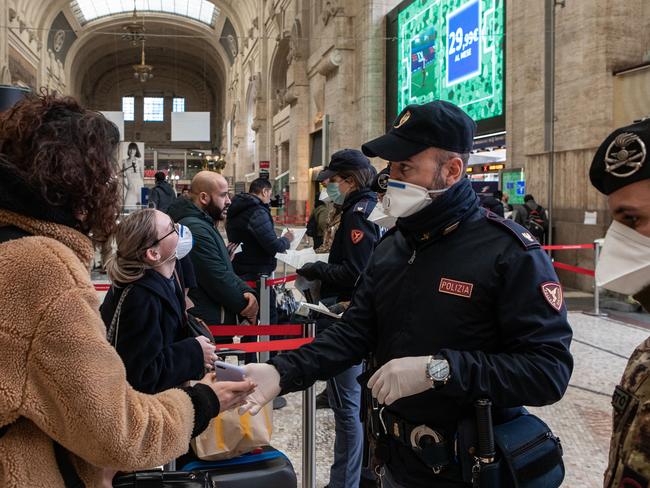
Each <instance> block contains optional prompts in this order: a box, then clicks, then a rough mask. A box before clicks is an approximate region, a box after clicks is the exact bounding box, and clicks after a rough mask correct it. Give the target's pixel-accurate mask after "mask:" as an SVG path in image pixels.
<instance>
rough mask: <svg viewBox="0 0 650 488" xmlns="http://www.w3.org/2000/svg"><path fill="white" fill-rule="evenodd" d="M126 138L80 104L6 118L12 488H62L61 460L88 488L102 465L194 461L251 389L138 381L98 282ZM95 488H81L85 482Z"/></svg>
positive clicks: (3, 222)
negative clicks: (96, 251) (220, 416)
mask: <svg viewBox="0 0 650 488" xmlns="http://www.w3.org/2000/svg"><path fill="white" fill-rule="evenodd" d="M118 140H119V137H118V133H117V128H116V127H115V126H114V125H113V124H111V123H110V122H108V121H107V120H106V119H105V118H104V117H103V116H102V115H100V114H98V113H95V112H90V111H86V110H84V109H82V108H81V107H80V106H79V105H78V104H77V103H76V102H75V101H74V100H72V99H69V98H64V99H61V98H55V97H51V96H44V97H29V98H27V99H25V100H23V101H21V102H19V103H18V104H17V105H16V106H14V107H13V108H12V109H10V110H7V111H5V112H2V113H0V311H2V313H1V314H0V427H1V428H0V433H4V435H3V436H2V437H0V486H2V487H3V488H13V487H21V488H22V487H36V486H38V487H41V486H42V487H63V486H65V484H64V480H63V478H62V475H61V471H60V469H59V466H60V463H59V464H58V463H57V459H56V457H55V451H56V452H58V453H62V457H63V458H64V459H65V463H66V464H67V465H68V466H69V465H72V466H73V468H74V471H73V472H76V475H77V476H78V477H79V478H80V479H81V481H82V482H83V484H84V485H85V486H86V487H99V486H101V483H102V472H103V470H102V468H109V469H115V470H121V471H131V470H138V469H145V468H149V467H153V466H156V465H160V464H163V463H165V462H167V461H169V460H171V459H172V458H174V457H176V456H179V455H181V454H183V453H184V452H185V451H186V450H187V445H188V443H189V441H190V438H191V437H192V436H193V435H196V434H198V433H200V432H201V431H202V430H203V429H204V428H205V427H206V426H207V423H208V421H209V419H210V418H211V417H213V416H214V415H216V414H217V412H218V411H219V406H220V405H221V409H227V408H231V407H233V406H236V405H238V404H241V403H242V401H243V399H244V398H245V397H246V395H247V394H248V393H249V392H250V391H251V389H252V387H253V385H252V384H251V383H250V382H241V383H230V382H216V381H215V378H214V376H213V375H212V374H211V375H206V377H205V378H203V380H202V381H201V382H200V383H199V384H198V385H197V386H196V387H193V388H178V389H177V388H175V389H170V390H167V391H165V392H163V393H160V394H157V395H154V396H150V395H145V394H142V393H138V392H136V391H135V390H133V388H131V387H130V386H129V384H128V383H127V381H126V375H125V371H124V367H123V365H122V362H121V360H120V357H119V356H118V355H117V353H116V352H115V350H114V349H113V348H112V347H111V346H110V345H109V344H108V342H107V341H106V329H105V327H104V324H103V323H102V320H101V319H100V317H99V313H98V306H99V303H98V298H97V295H96V293H95V290H94V289H93V286H92V283H91V282H90V278H89V267H90V262H91V258H92V255H93V245H92V242H91V240H90V239H89V238H88V237H87V236H88V235H89V234H92V236H93V238H94V239H95V240H96V241H97V242H102V241H104V242H105V241H106V239H107V236H108V235H110V233H111V232H112V231H113V229H114V226H115V217H116V214H117V209H118V207H117V205H118V203H117V202H118V201H119V198H118V195H119V189H118V185H117V181H118V180H117V178H116V177H115V167H116V163H115V159H114V158H115V149H116V147H117V143H118ZM82 486H83V485H82Z"/></svg>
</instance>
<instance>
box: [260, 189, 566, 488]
mask: <svg viewBox="0 0 650 488" xmlns="http://www.w3.org/2000/svg"><path fill="white" fill-rule="evenodd" d="M477 200H478V199H477V197H476V195H475V193H474V191H473V190H472V188H471V185H470V183H469V181H468V180H462V181H461V182H459V183H457V184H456V185H454V186H453V187H452V188H450V189H449V190H448V191H447V192H446V193H445V194H443V195H441V196H440V197H438V198H437V199H436V200H434V202H433V203H432V204H431V205H429V206H427V207H426V208H424V209H423V210H421V211H420V212H417V213H416V214H414V215H412V216H410V217H407V218H404V219H398V221H397V224H396V227H395V228H393V229H391V231H389V232H388V233H387V234H386V235H385V236H384V238H383V239H382V241H381V242H380V243H379V245H378V246H377V248H376V250H375V252H374V253H373V255H372V257H371V259H370V262H369V264H368V267H367V268H366V270H365V271H364V273H363V274H362V276H361V279H360V281H359V284H358V285H357V287H356V289H355V293H354V296H353V299H352V303H351V305H350V307H349V308H348V310H347V311H346V312H345V314H344V315H343V318H342V320H341V321H340V322H338V323H336V324H334V325H333V326H331V327H330V328H328V329H327V330H325V331H324V332H323V333H322V334H320V335H319V336H317V337H316V339H315V341H314V342H313V343H312V344H309V345H306V346H303V347H302V348H300V349H298V350H296V351H292V352H289V353H286V354H282V355H279V356H277V357H275V358H273V359H272V360H271V363H272V364H274V365H275V366H276V368H277V369H278V371H279V372H280V375H281V386H282V390H283V392H288V391H294V390H299V389H303V388H306V387H307V386H309V385H311V384H312V383H313V382H314V381H315V380H317V379H325V378H330V377H332V376H334V375H336V374H338V373H340V372H341V371H344V370H345V369H346V368H348V367H350V366H351V365H353V364H357V363H358V362H359V361H360V360H362V359H363V358H366V357H368V355H369V354H370V353H372V355H373V356H374V359H375V360H376V361H377V364H378V366H381V365H383V364H385V363H386V362H388V361H390V360H391V359H394V358H399V357H407V356H426V355H432V354H441V355H443V356H445V357H446V358H447V360H448V361H449V363H450V369H451V378H450V380H449V382H448V383H447V384H446V385H445V386H443V387H442V388H440V389H439V390H435V391H434V390H433V389H432V390H428V391H426V392H424V393H421V394H419V395H414V396H411V397H406V398H402V399H400V400H398V401H396V402H395V403H393V404H392V405H391V406H390V407H387V410H389V411H391V412H392V413H393V414H394V415H398V416H400V417H402V418H403V419H405V420H407V421H409V422H411V423H413V424H415V425H419V424H422V423H425V424H428V425H430V426H432V427H434V428H437V429H440V430H441V431H443V432H446V433H448V434H449V435H451V436H453V435H454V433H455V431H456V427H457V424H458V421H459V420H461V419H462V418H467V417H469V416H471V415H472V404H473V402H474V401H475V400H476V399H478V398H482V397H489V398H491V400H492V402H493V404H494V405H495V407H497V408H498V407H503V408H506V407H519V406H521V405H532V406H538V405H547V404H550V403H553V402H556V401H558V400H559V399H560V398H561V397H562V395H563V394H564V391H565V389H566V388H567V385H568V383H569V377H570V376H571V371H572V368H573V359H572V356H571V353H570V352H569V344H570V342H571V335H572V331H571V328H570V326H569V324H568V322H567V315H566V308H565V306H564V305H563V301H562V294H561V289H560V288H559V285H557V283H558V279H557V276H556V274H555V271H554V269H553V265H552V264H551V262H550V260H549V258H548V256H547V255H546V253H545V252H544V251H543V250H542V249H541V248H540V246H539V243H538V242H537V241H535V240H534V239H533V238H532V237H531V236H530V235H529V233H528V232H527V231H526V229H523V228H522V227H520V226H518V225H517V224H515V223H514V222H513V221H511V220H507V219H502V218H500V217H497V216H496V215H494V214H490V213H487V212H486V211H485V210H483V209H479V207H478V201H477ZM456 287H458V288H456ZM422 374H424V371H423V372H422ZM364 386H365V385H364ZM390 451H391V452H390V459H391V460H390V461H389V466H390V467H391V472H392V473H394V474H395V475H396V477H397V478H398V479H397V481H398V482H399V483H401V484H403V485H404V486H409V487H424V486H431V483H432V479H433V478H432V477H433V475H432V472H431V470H430V469H429V468H427V467H426V466H425V465H424V464H423V463H422V462H421V461H419V460H418V459H416V458H415V456H414V454H413V452H412V451H411V449H410V448H407V447H404V446H402V445H401V444H398V443H397V442H396V441H393V440H391V443H390Z"/></svg>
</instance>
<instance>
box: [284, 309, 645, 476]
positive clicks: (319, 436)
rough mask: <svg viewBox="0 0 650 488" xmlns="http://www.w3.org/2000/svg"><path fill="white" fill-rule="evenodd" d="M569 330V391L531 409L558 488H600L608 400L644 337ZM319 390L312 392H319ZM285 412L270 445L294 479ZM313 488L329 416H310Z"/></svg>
mask: <svg viewBox="0 0 650 488" xmlns="http://www.w3.org/2000/svg"><path fill="white" fill-rule="evenodd" d="M570 321H571V324H572V326H573V328H574V339H575V340H574V342H573V346H572V351H573V354H574V359H575V369H574V373H573V377H572V378H571V386H570V387H569V389H568V390H567V393H566V395H565V396H564V398H563V399H562V400H561V401H560V402H558V403H557V404H555V405H551V406H547V407H542V408H531V411H533V412H534V413H536V414H538V415H539V416H541V417H542V418H543V419H544V420H545V421H547V422H548V424H549V425H550V426H551V427H552V429H553V431H554V432H555V434H556V435H558V436H559V437H560V438H561V439H562V445H563V447H564V453H565V454H564V460H565V464H566V468H567V476H566V479H565V482H564V484H563V486H566V487H579V488H587V487H589V488H591V487H598V486H602V474H603V471H604V470H605V466H606V464H607V461H606V460H607V451H608V449H609V436H610V431H611V426H610V423H611V420H610V418H611V407H610V396H611V392H612V391H613V389H614V386H615V385H616V384H617V383H618V381H619V379H620V376H621V374H622V372H623V369H624V368H625V365H626V362H627V360H626V358H627V357H628V356H629V355H630V354H631V352H632V351H633V350H634V348H635V347H636V346H637V345H638V344H640V343H641V342H642V341H643V340H644V339H645V338H646V337H647V336H648V331H647V330H643V329H640V328H637V327H634V326H629V325H626V324H623V323H621V322H616V321H613V320H611V319H606V318H601V317H591V316H587V315H583V314H581V313H571V314H570ZM321 388H322V386H321V385H319V386H318V387H317V390H318V391H320V390H321ZM287 399H288V401H289V404H288V406H287V407H286V408H284V409H282V410H280V411H276V412H275V420H274V425H275V432H274V437H273V444H274V445H275V446H276V447H277V448H278V449H281V450H283V451H284V452H285V453H286V454H287V455H288V456H289V458H290V459H291V460H292V462H293V464H294V467H295V469H296V472H297V473H298V476H299V479H300V473H301V472H302V459H301V453H302V440H301V439H302V437H301V436H302V431H301V428H300V426H301V425H302V413H301V405H302V404H301V402H302V395H301V394H300V393H293V394H291V395H288V396H287ZM316 422H317V427H316V449H317V455H316V465H317V471H316V474H317V486H319V487H322V486H325V485H326V484H327V480H328V475H329V466H330V463H331V461H332V445H333V442H334V438H333V435H334V421H333V417H332V413H331V411H330V410H318V411H317V416H316Z"/></svg>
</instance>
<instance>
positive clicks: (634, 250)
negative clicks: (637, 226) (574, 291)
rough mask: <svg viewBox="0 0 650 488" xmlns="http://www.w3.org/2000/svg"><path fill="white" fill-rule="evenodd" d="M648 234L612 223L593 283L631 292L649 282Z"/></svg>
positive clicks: (635, 291)
mask: <svg viewBox="0 0 650 488" xmlns="http://www.w3.org/2000/svg"><path fill="white" fill-rule="evenodd" d="M649 271H650V237H646V236H644V235H642V234H639V233H638V232H637V231H635V230H634V229H632V228H630V227H628V226H627V225H624V224H621V223H620V222H618V221H616V220H615V221H614V222H612V225H611V226H610V227H609V230H608V231H607V234H606V235H605V243H604V244H603V249H602V252H601V254H600V259H599V260H598V263H597V265H596V284H597V285H598V286H602V287H604V288H607V289H608V290H612V291H615V292H618V293H622V294H624V295H634V294H635V293H638V292H640V291H641V290H642V289H643V288H645V287H646V286H647V285H649V284H650V272H649Z"/></svg>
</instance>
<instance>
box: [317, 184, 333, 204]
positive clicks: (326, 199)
mask: <svg viewBox="0 0 650 488" xmlns="http://www.w3.org/2000/svg"><path fill="white" fill-rule="evenodd" d="M318 199H319V200H320V201H321V202H323V203H328V202H331V201H332V199H331V198H330V196H329V195H328V194H327V188H325V187H323V189H322V190H321V191H320V196H319V197H318Z"/></svg>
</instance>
